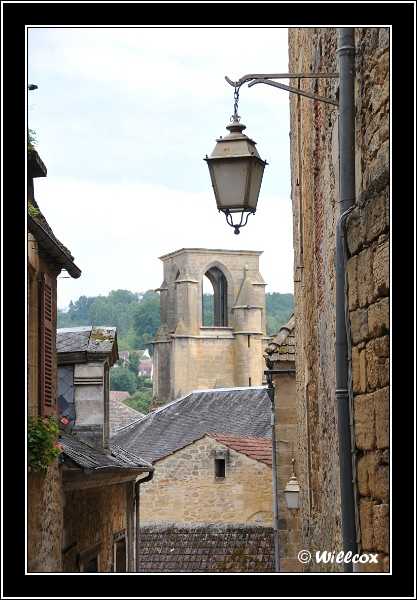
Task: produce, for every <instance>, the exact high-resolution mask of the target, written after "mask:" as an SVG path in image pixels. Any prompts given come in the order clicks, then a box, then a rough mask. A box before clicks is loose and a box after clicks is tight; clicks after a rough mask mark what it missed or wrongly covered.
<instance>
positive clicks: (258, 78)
mask: <svg viewBox="0 0 417 600" xmlns="http://www.w3.org/2000/svg"><path fill="white" fill-rule="evenodd" d="M319 77H321V78H326V79H328V78H336V77H339V73H266V74H262V73H255V74H250V75H243V77H241V78H240V79H238V80H237V81H232V80H231V79H229V77H227V75H226V76H225V79H226V81H227V83H228V84H230V85H231V86H233V87H234V88H235V89H236V88H239V87H240V86H241V85H243V84H244V83H246V82H248V81H250V83H249V84H248V87H252V86H253V85H255V84H257V83H266V84H267V85H272V86H273V87H276V88H279V89H281V90H286V91H287V92H293V93H294V94H298V95H299V96H307V97H308V98H313V99H314V100H320V101H321V102H326V103H327V104H334V106H339V102H338V101H337V100H331V99H330V98H326V97H325V96H320V95H319V94H313V93H311V92H307V91H305V90H300V89H298V88H295V87H292V86H290V85H284V84H283V83H278V82H276V81H271V80H272V79H306V78H308V79H316V78H319Z"/></svg>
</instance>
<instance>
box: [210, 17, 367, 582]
mask: <svg viewBox="0 0 417 600" xmlns="http://www.w3.org/2000/svg"><path fill="white" fill-rule="evenodd" d="M338 52H339V72H338V73H333V72H331V73H320V72H318V73H268V74H249V75H244V76H243V77H241V78H240V79H239V80H238V81H232V80H231V79H229V78H228V77H225V79H226V81H227V82H228V83H229V84H230V85H231V86H233V87H234V89H235V99H236V102H235V113H236V114H237V98H238V94H239V89H240V86H241V85H243V84H244V83H246V82H249V83H248V87H251V86H253V85H255V84H257V83H264V84H267V85H270V86H272V87H276V88H279V89H283V90H287V91H289V92H290V93H294V94H297V95H299V96H307V97H308V98H312V99H313V100H318V101H319V102H325V103H327V104H333V105H334V106H336V107H338V120H339V128H338V129H339V139H338V144H339V204H340V215H339V219H338V221H337V224H336V236H335V238H336V254H335V281H336V298H335V303H336V307H335V308H336V323H335V345H336V390H335V392H336V393H335V396H336V403H337V414H338V438H339V472H340V495H341V514H342V537H343V550H344V552H345V553H347V552H352V554H356V552H357V532H356V525H357V520H358V515H357V510H358V509H357V503H356V487H355V480H354V451H353V448H352V430H351V428H352V424H351V423H352V405H353V394H352V386H351V370H350V367H351V365H350V361H349V356H348V355H349V352H348V334H349V332H348V325H347V322H346V305H345V295H346V277H347V275H346V239H345V235H344V232H343V227H344V222H345V219H346V218H347V216H348V215H349V213H350V211H351V209H352V208H353V207H354V206H355V160H356V159H355V111H356V108H355V91H354V88H355V53H356V49H355V29H354V28H352V27H341V28H339V49H338ZM320 77H323V78H326V79H328V78H338V79H339V99H340V100H334V99H331V98H326V97H324V96H320V95H318V94H314V93H312V92H307V91H305V90H301V89H299V88H296V87H293V86H288V85H284V84H282V83H278V82H276V81H274V79H304V78H310V79H318V78H320ZM213 154H214V153H213ZM212 158H213V157H210V159H208V158H206V160H207V162H208V163H209V167H210V160H212ZM230 159H232V157H230ZM233 160H235V159H233ZM229 162H230V161H229ZM226 167H230V165H228V164H227V162H226V161H225V160H223V161H222V162H219V161H218V162H217V168H218V170H220V175H221V173H223V172H225V171H222V169H223V168H224V169H226ZM229 173H231V171H229ZM233 175H235V173H233ZM229 177H230V175H229ZM218 178H219V175H218V174H217V175H216V177H215V180H214V181H213V187H214V189H215V194H216V187H215V184H216V179H218ZM261 180H262V177H260V178H259V184H260V183H261ZM228 183H229V186H228V188H229V189H230V190H232V189H241V187H240V188H239V187H238V185H237V183H236V182H233V181H229V182H228ZM257 194H259V190H258V191H257ZM216 200H217V205H218V208H219V210H223V212H225V214H226V218H227V219H228V222H229V218H228V216H229V215H228V212H229V213H230V212H231V211H230V210H229V211H228V210H227V208H225V207H224V206H223V205H222V204H221V199H220V201H219V199H218V198H217V197H216ZM219 204H220V206H219ZM235 210H236V212H237V211H238V210H240V211H243V212H242V219H241V223H240V224H238V225H237V226H235V225H234V227H235V233H239V227H242V226H244V225H246V222H247V217H246V221H245V222H244V223H243V214H244V211H245V210H246V211H248V210H249V212H252V213H254V212H255V210H256V206H254V205H248V204H245V203H243V204H242V205H241V206H240V209H238V208H235ZM229 224H232V223H229ZM268 388H269V389H268V393H270V394H271V396H270V397H271V401H272V399H273V396H272V394H273V386H272V383H271V385H269V383H268ZM271 388H272V389H271ZM274 485H275V484H274ZM276 517H277V515H276ZM277 550H278V544H277V541H276V551H277ZM276 564H277V565H278V564H279V560H278V557H277V560H276ZM344 569H345V571H352V570H353V569H352V563H350V562H348V563H345V564H344Z"/></svg>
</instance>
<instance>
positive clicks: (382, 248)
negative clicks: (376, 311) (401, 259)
mask: <svg viewBox="0 0 417 600" xmlns="http://www.w3.org/2000/svg"><path fill="white" fill-rule="evenodd" d="M373 259H374V264H373V274H374V290H373V300H376V299H377V298H378V297H381V296H388V294H389V239H388V236H387V235H384V236H381V238H380V239H379V242H378V246H377V247H376V249H375V253H374V256H373Z"/></svg>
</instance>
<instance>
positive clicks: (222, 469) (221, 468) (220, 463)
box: [214, 458, 226, 477]
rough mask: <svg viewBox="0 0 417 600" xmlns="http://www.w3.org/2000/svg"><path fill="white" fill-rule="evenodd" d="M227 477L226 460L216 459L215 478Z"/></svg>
mask: <svg viewBox="0 0 417 600" xmlns="http://www.w3.org/2000/svg"><path fill="white" fill-rule="evenodd" d="M225 475H226V460H225V459H224V458H215V459H214V476H215V477H225Z"/></svg>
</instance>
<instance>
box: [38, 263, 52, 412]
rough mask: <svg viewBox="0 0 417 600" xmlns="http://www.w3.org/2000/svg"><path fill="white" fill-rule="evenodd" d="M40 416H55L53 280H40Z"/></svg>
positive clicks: (49, 278)
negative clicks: (53, 384) (53, 383)
mask: <svg viewBox="0 0 417 600" xmlns="http://www.w3.org/2000/svg"><path fill="white" fill-rule="evenodd" d="M40 284H41V287H40V296H41V297H40V367H41V368H40V414H41V415H42V416H43V417H50V416H51V415H52V414H53V386H52V382H53V360H52V357H53V352H52V339H53V336H52V279H51V277H48V275H46V274H44V276H43V278H42V279H41V280H40Z"/></svg>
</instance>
